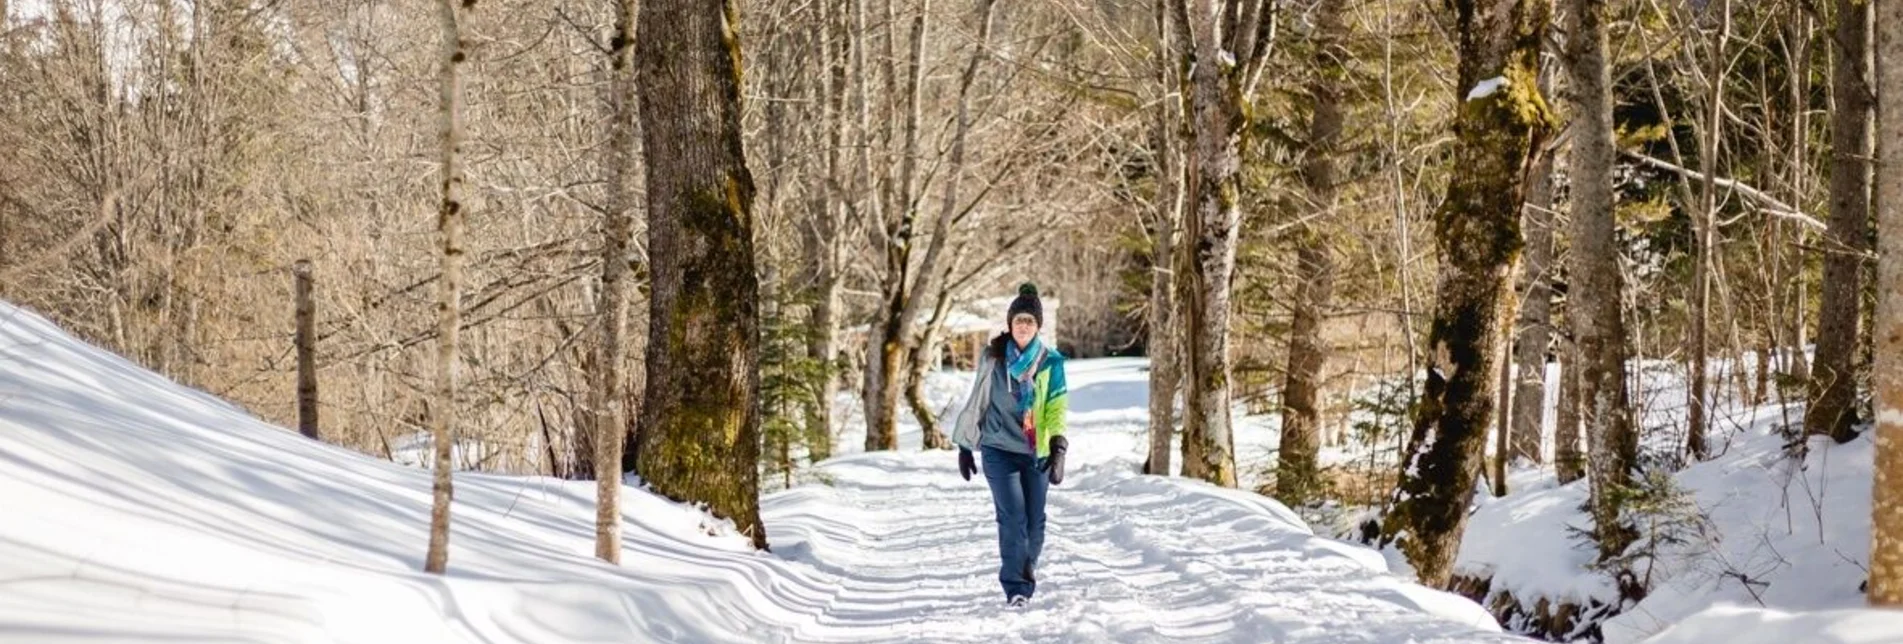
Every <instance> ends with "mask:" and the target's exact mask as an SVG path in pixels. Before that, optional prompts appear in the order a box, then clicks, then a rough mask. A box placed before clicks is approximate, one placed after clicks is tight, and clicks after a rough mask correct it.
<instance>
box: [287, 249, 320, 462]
mask: <svg viewBox="0 0 1903 644" xmlns="http://www.w3.org/2000/svg"><path fill="white" fill-rule="evenodd" d="M291 279H293V280H295V281H296V282H297V284H296V287H295V289H296V300H297V303H296V307H297V313H296V315H297V431H298V432H299V433H301V434H303V435H305V436H306V437H309V438H311V439H316V438H317V437H318V435H317V305H316V304H315V303H314V302H312V301H311V290H312V289H311V262H310V260H308V259H300V260H297V263H294V264H292V265H291Z"/></svg>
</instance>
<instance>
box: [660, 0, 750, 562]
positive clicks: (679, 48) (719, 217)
mask: <svg viewBox="0 0 1903 644" xmlns="http://www.w3.org/2000/svg"><path fill="white" fill-rule="evenodd" d="M738 9H739V8H738V7H737V6H736V5H735V3H734V0H649V1H648V2H645V3H642V4H641V7H640V25H639V28H638V29H637V33H641V34H649V35H650V37H644V38H639V39H637V42H636V52H635V55H636V59H637V61H638V62H637V67H638V69H639V72H640V77H639V82H640V86H641V89H642V90H643V91H642V92H641V93H640V97H641V104H640V115H641V135H642V141H643V148H644V149H646V150H648V151H649V157H648V163H647V186H648V190H647V199H648V208H647V212H648V248H649V253H648V255H649V257H650V258H651V259H650V261H651V265H652V269H651V270H652V293H653V294H652V296H651V298H650V308H649V320H650V321H649V330H648V333H649V336H648V337H649V341H648V347H647V366H648V370H649V373H650V374H654V375H653V376H652V377H649V378H648V379H647V387H646V388H647V394H646V398H645V401H644V403H643V405H642V408H641V423H640V431H639V433H638V435H637V437H638V439H639V440H640V444H641V449H640V455H639V463H638V465H639V470H640V474H641V476H642V478H643V479H645V480H646V481H647V483H648V484H649V485H651V486H652V487H653V489H654V491H655V492H657V493H660V494H661V495H663V496H666V497H668V498H670V499H673V500H676V501H682V502H692V503H703V504H706V506H707V508H708V509H709V510H710V511H711V512H712V513H713V514H714V515H715V516H718V517H721V518H725V519H728V520H731V521H732V522H733V523H734V526H735V528H737V529H738V530H739V531H740V532H741V533H742V534H746V535H749V536H750V537H752V539H753V544H754V546H755V547H759V548H765V547H766V544H767V540H766V530H765V528H764V527H763V526H762V525H761V523H760V507H759V470H758V465H759V451H760V442H759V433H760V406H759V405H760V400H759V388H760V382H759V370H758V369H757V366H758V364H759V350H760V320H759V281H758V277H757V276H756V273H755V272H754V261H753V226H754V222H753V214H752V208H753V190H754V186H753V177H752V175H751V174H750V173H749V172H748V171H747V166H746V155H745V152H744V151H743V148H742V144H741V131H740V113H741V103H740V61H739V60H738V53H739V45H738V43H737V42H736V38H737V36H735V34H737V33H740V29H739V27H738V23H739V10H738Z"/></svg>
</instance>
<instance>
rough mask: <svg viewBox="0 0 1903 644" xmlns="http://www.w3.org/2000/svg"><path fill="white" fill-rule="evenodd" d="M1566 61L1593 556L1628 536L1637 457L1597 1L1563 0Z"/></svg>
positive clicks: (1575, 315) (1615, 551) (1608, 553)
mask: <svg viewBox="0 0 1903 644" xmlns="http://www.w3.org/2000/svg"><path fill="white" fill-rule="evenodd" d="M1564 10H1565V13H1566V19H1567V24H1568V25H1569V26H1570V27H1571V31H1572V33H1571V34H1570V36H1569V38H1568V41H1567V52H1566V53H1567V55H1566V63H1567V67H1568V68H1569V74H1570V76H1571V78H1572V91H1571V92H1569V95H1570V97H1571V99H1572V112H1573V126H1572V137H1573V151H1572V154H1571V156H1570V160H1571V167H1570V169H1569V172H1568V174H1569V175H1570V176H1571V179H1572V202H1573V213H1572V215H1573V217H1572V219H1573V221H1572V244H1573V247H1572V254H1571V255H1570V258H1571V261H1572V265H1571V266H1570V267H1569V270H1568V271H1567V275H1568V276H1569V277H1570V278H1571V280H1572V283H1573V284H1574V287H1573V290H1572V293H1573V295H1572V297H1571V298H1570V301H1571V303H1572V304H1571V306H1572V308H1571V310H1570V313H1571V315H1570V318H1571V321H1572V326H1573V337H1574V339H1575V341H1576V342H1578V343H1579V349H1578V355H1579V360H1578V363H1577V365H1578V369H1579V405H1580V419H1581V421H1582V423H1583V424H1584V429H1585V433H1586V443H1587V445H1588V446H1589V447H1588V449H1587V455H1586V458H1587V463H1588V464H1589V467H1588V470H1589V473H1590V476H1591V477H1592V486H1591V492H1592V516H1593V526H1594V530H1595V532H1596V536H1597V537H1598V542H1599V558H1600V560H1601V561H1604V560H1608V559H1611V558H1613V557H1616V556H1618V555H1620V554H1622V553H1624V552H1625V549H1626V546H1627V545H1629V544H1631V543H1632V540H1633V538H1634V537H1635V536H1636V535H1635V533H1634V531H1633V530H1632V528H1631V527H1630V526H1628V525H1627V524H1626V523H1625V522H1624V520H1623V519H1622V518H1621V516H1620V506H1621V500H1622V499H1623V498H1624V496H1625V494H1624V491H1625V490H1626V488H1628V487H1629V486H1630V485H1631V482H1632V470H1633V468H1635V467H1636V466H1637V460H1638V447H1639V440H1638V433H1637V431H1636V430H1635V429H1634V427H1633V425H1632V415H1631V410H1630V409H1629V408H1628V406H1627V402H1626V382H1625V368H1626V367H1625V365H1626V355H1627V351H1626V329H1625V317H1624V313H1623V311H1622V310H1621V308H1620V307H1621V306H1622V301H1623V300H1622V299H1621V298H1622V294H1621V292H1622V291H1623V289H1624V284H1623V273H1621V272H1620V268H1619V255H1620V250H1619V247H1618V245H1617V243H1616V240H1615V237H1614V233H1615V231H1616V230H1617V227H1618V223H1617V220H1616V218H1615V217H1614V208H1613V192H1612V170H1613V161H1614V160H1615V158H1616V152H1615V151H1614V149H1613V138H1612V137H1613V129H1612V77H1611V71H1610V68H1609V67H1608V64H1607V60H1606V49H1607V47H1606V42H1607V36H1606V25H1605V19H1606V17H1605V4H1604V3H1603V2H1595V1H1592V0H1566V2H1565V5H1564Z"/></svg>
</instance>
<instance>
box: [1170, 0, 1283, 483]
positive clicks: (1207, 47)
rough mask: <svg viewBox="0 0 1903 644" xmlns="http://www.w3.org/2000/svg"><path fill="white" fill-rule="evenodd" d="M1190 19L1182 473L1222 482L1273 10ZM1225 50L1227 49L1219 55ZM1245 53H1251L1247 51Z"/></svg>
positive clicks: (1233, 8) (1207, 10) (1259, 6)
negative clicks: (1233, 315) (1253, 142)
mask: <svg viewBox="0 0 1903 644" xmlns="http://www.w3.org/2000/svg"><path fill="white" fill-rule="evenodd" d="M1197 4H1198V8H1197V10H1196V13H1195V15H1194V18H1195V22H1193V23H1192V22H1191V13H1190V9H1189V6H1188V4H1187V3H1186V2H1179V3H1178V4H1177V5H1176V8H1175V14H1176V19H1177V21H1178V22H1179V24H1180V25H1182V26H1181V27H1179V29H1178V33H1190V32H1192V30H1193V33H1194V35H1193V36H1192V38H1191V40H1192V41H1193V43H1191V44H1193V47H1185V51H1193V52H1195V53H1194V58H1195V60H1197V61H1201V62H1202V64H1198V65H1193V66H1192V70H1191V75H1190V84H1191V88H1192V89H1191V91H1190V108H1191V112H1190V113H1191V115H1192V116H1191V118H1192V121H1191V123H1192V126H1191V131H1192V132H1194V137H1193V141H1194V147H1193V150H1194V154H1193V155H1192V161H1191V163H1192V165H1191V167H1190V173H1189V174H1190V177H1191V180H1190V185H1191V186H1192V190H1193V193H1192V194H1193V198H1192V199H1191V200H1190V203H1192V204H1194V209H1193V210H1192V211H1191V212H1190V213H1188V215H1187V216H1186V217H1185V222H1186V224H1187V226H1186V228H1185V230H1184V234H1183V241H1184V244H1183V249H1182V252H1183V253H1185V254H1186V261H1187V272H1186V274H1185V275H1183V277H1182V280H1183V282H1182V284H1183V285H1186V286H1179V289H1180V297H1182V298H1183V299H1182V301H1183V303H1184V309H1185V314H1186V315H1185V317H1186V319H1185V320H1184V325H1183V328H1184V330H1185V331H1186V334H1187V337H1186V339H1185V341H1184V351H1185V355H1184V359H1185V363H1186V364H1187V365H1188V366H1189V373H1188V374H1187V375H1186V379H1187V380H1188V387H1189V389H1188V392H1187V393H1185V395H1184V398H1183V399H1184V405H1183V406H1184V410H1183V441H1184V448H1183V449H1184V462H1183V475H1184V476H1195V477H1198V478H1202V479H1204V480H1207V481H1209V482H1211V483H1214V484H1216V485H1221V486H1224V487H1234V486H1235V484H1236V459H1235V438H1234V436H1233V435H1232V434H1231V431H1230V418H1229V402H1230V391H1229V384H1230V382H1229V381H1230V375H1231V374H1230V364H1229V310H1230V285H1231V282H1232V281H1233V278H1234V274H1235V267H1236V244H1237V240H1238V238H1239V237H1240V232H1241V231H1240V229H1241V226H1242V210H1241V199H1242V137H1243V136H1244V134H1245V131H1244V127H1243V126H1244V125H1245V124H1246V122H1247V118H1246V115H1245V114H1244V111H1243V105H1244V104H1245V102H1246V101H1247V99H1248V96H1249V88H1250V79H1251V78H1252V77H1253V76H1254V71H1255V70H1256V69H1257V68H1259V66H1260V64H1261V60H1262V58H1263V57H1264V56H1265V55H1266V48H1267V41H1268V39H1269V38H1271V37H1272V36H1273V33H1272V30H1271V28H1270V25H1272V23H1273V15H1274V14H1273V11H1272V10H1270V9H1269V8H1267V7H1265V6H1263V3H1262V2H1261V1H1260V0H1250V1H1243V0H1231V1H1229V2H1223V3H1220V4H1221V6H1214V5H1210V4H1205V3H1197ZM1218 52H1222V53H1223V54H1226V55H1227V56H1226V58H1225V57H1224V56H1220V55H1218ZM1244 54H1246V55H1244Z"/></svg>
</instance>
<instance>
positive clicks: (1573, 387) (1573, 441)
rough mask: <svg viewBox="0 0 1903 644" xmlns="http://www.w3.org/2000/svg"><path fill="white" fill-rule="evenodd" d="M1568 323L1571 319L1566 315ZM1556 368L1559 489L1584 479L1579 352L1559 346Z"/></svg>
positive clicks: (1555, 432)
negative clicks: (1580, 419)
mask: <svg viewBox="0 0 1903 644" xmlns="http://www.w3.org/2000/svg"><path fill="white" fill-rule="evenodd" d="M1566 315H1567V318H1568V319H1569V320H1570V319H1571V317H1572V316H1573V315H1577V314H1575V313H1572V312H1570V311H1568V312H1567V314H1566ZM1561 355H1562V356H1563V358H1562V359H1561V360H1560V364H1559V410H1558V411H1557V413H1555V414H1554V416H1555V418H1554V421H1555V423H1556V426H1555V427H1553V471H1554V473H1555V474H1556V475H1557V476H1558V477H1559V482H1560V484H1561V485H1564V484H1567V483H1571V482H1573V481H1577V480H1579V479H1582V478H1585V476H1586V454H1585V453H1584V452H1581V451H1579V351H1578V345H1577V344H1575V343H1574V342H1572V341H1570V340H1569V341H1566V342H1565V343H1563V344H1562V345H1561Z"/></svg>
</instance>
